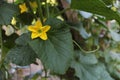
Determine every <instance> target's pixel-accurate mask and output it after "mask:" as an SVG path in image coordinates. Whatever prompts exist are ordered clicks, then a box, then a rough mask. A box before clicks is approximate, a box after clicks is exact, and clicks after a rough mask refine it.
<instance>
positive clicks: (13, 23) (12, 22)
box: [11, 17, 16, 25]
mask: <svg viewBox="0 0 120 80" xmlns="http://www.w3.org/2000/svg"><path fill="white" fill-rule="evenodd" d="M11 24H12V25H16V19H15V18H14V17H13V18H12V20H11Z"/></svg>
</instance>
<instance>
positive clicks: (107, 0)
mask: <svg viewBox="0 0 120 80" xmlns="http://www.w3.org/2000/svg"><path fill="white" fill-rule="evenodd" d="M102 1H103V2H104V3H105V4H106V5H111V4H113V0H102Z"/></svg>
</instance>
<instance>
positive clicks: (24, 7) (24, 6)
mask: <svg viewBox="0 0 120 80" xmlns="http://www.w3.org/2000/svg"><path fill="white" fill-rule="evenodd" d="M19 8H20V9H21V10H20V12H21V13H24V12H27V11H28V8H27V7H26V4H25V3H23V4H20V5H19Z"/></svg>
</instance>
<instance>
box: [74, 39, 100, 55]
mask: <svg viewBox="0 0 120 80" xmlns="http://www.w3.org/2000/svg"><path fill="white" fill-rule="evenodd" d="M73 43H75V45H76V46H78V48H79V49H80V50H81V51H82V52H84V53H94V52H96V51H98V50H99V48H100V47H99V46H97V49H95V50H92V51H86V50H84V49H82V48H81V46H80V45H79V44H78V43H77V42H76V41H74V40H73Z"/></svg>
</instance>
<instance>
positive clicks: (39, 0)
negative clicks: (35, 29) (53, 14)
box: [36, 0, 43, 24]
mask: <svg viewBox="0 0 120 80" xmlns="http://www.w3.org/2000/svg"><path fill="white" fill-rule="evenodd" d="M36 2H37V5H38V14H39V16H40V20H41V22H42V24H43V11H42V5H41V0H36Z"/></svg>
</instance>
